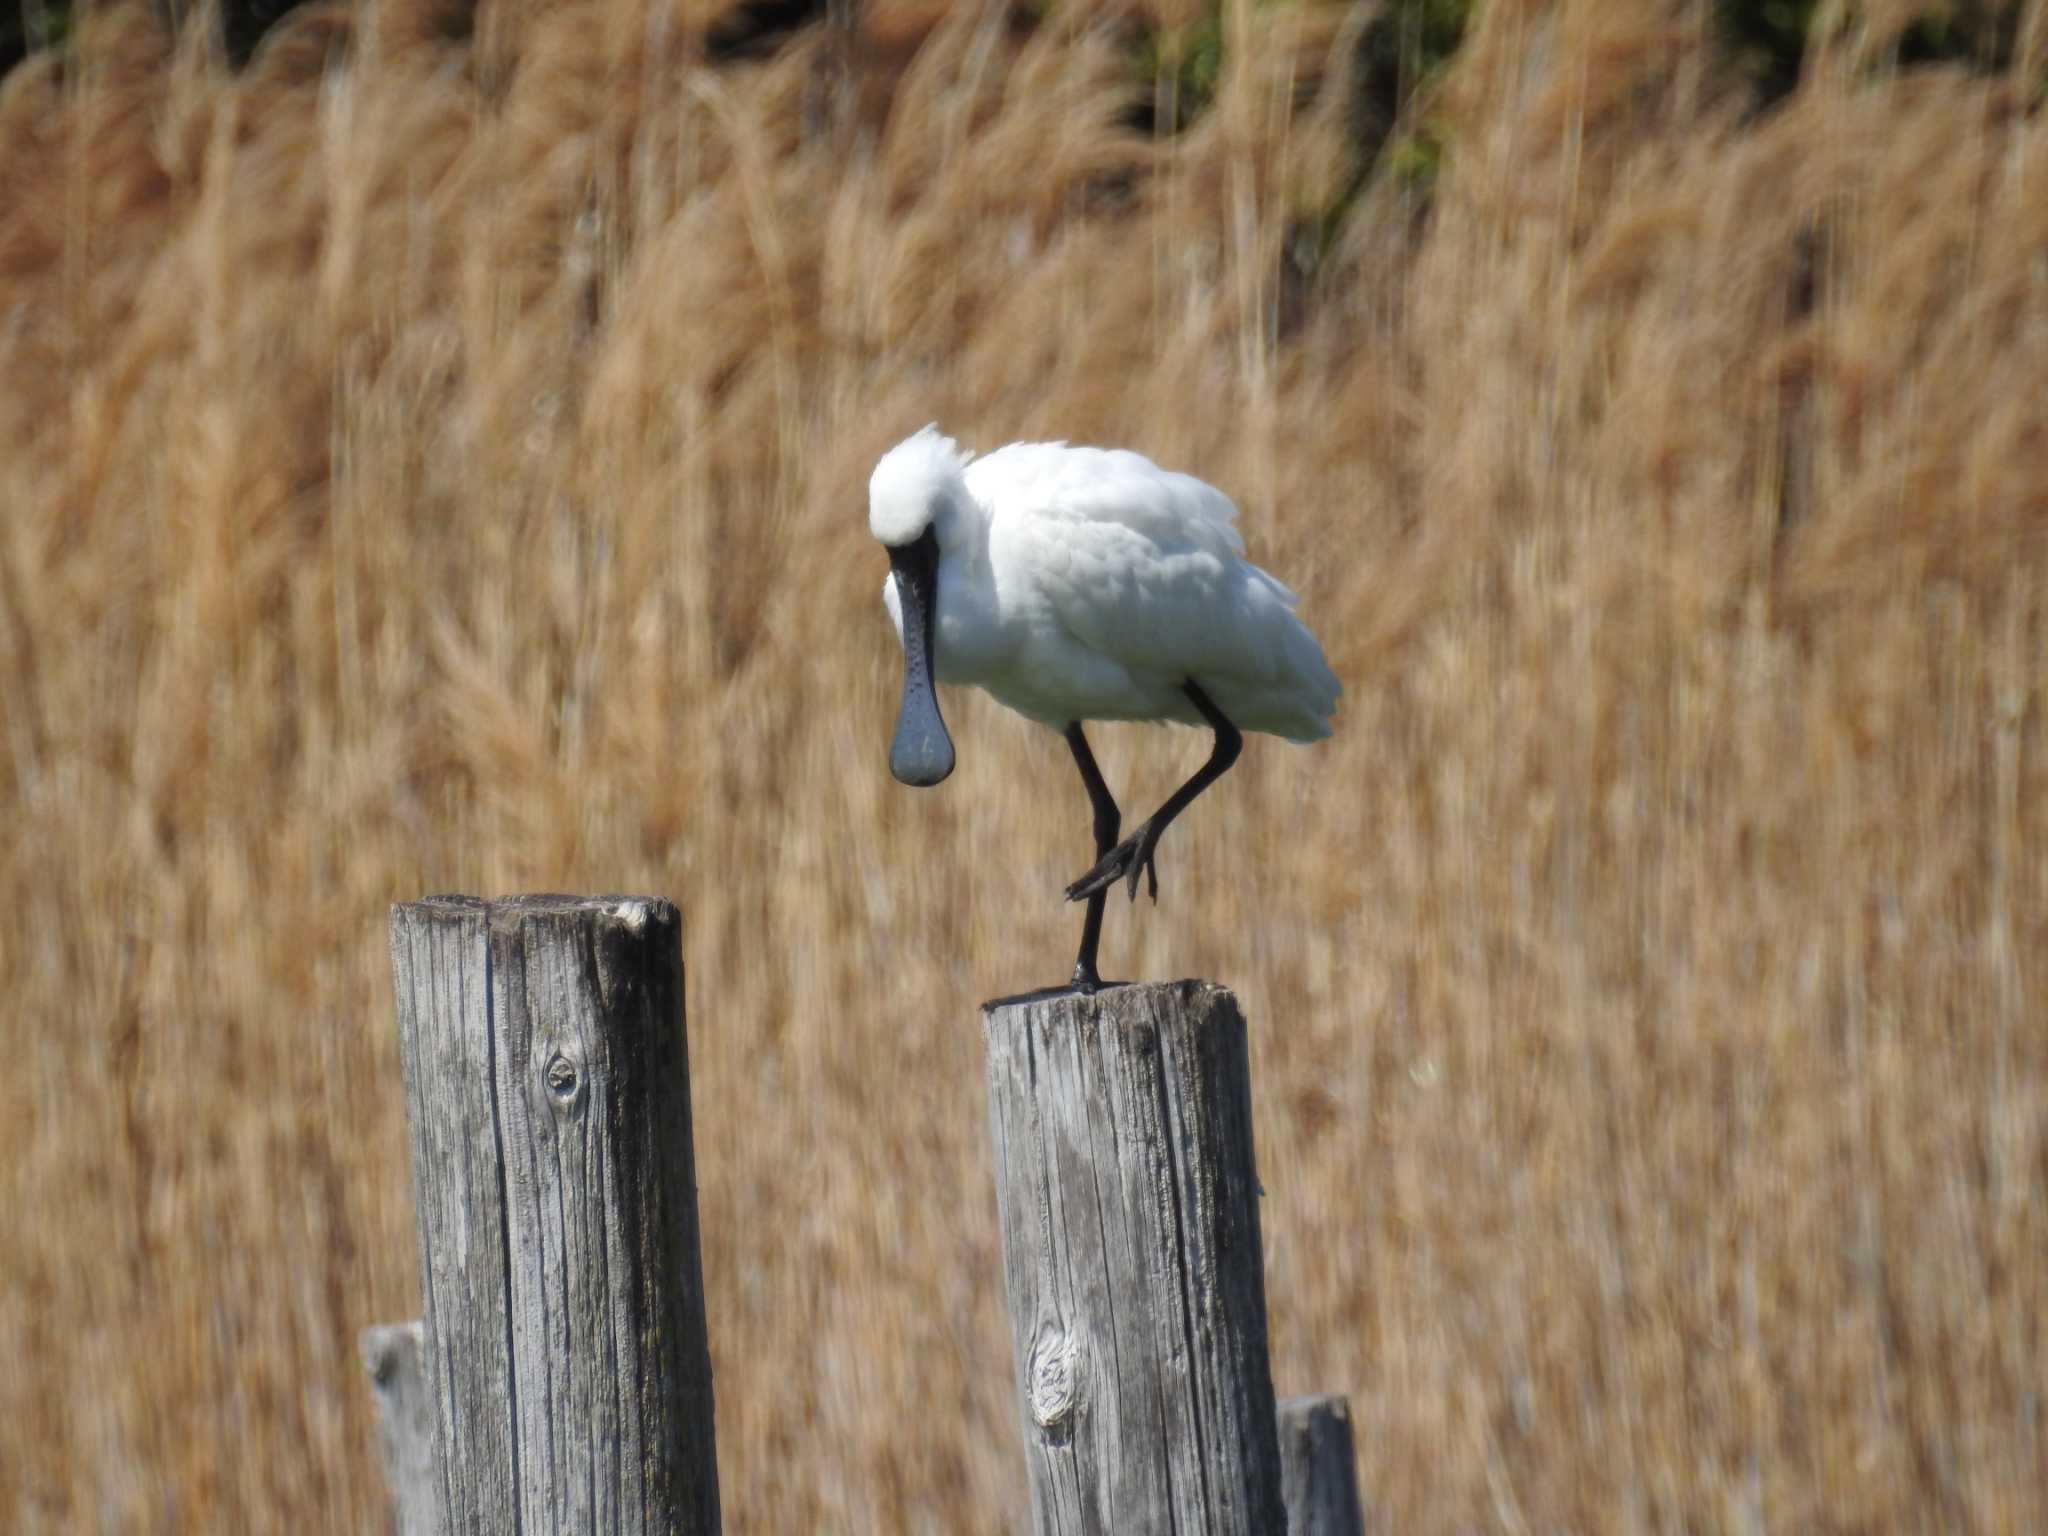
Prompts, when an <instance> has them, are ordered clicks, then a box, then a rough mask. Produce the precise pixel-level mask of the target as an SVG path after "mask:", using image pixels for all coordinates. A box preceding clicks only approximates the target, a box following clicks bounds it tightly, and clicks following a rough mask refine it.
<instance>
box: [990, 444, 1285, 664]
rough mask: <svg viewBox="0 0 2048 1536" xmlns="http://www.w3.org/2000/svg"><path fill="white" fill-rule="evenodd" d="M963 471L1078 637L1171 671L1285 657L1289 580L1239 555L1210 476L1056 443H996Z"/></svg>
mask: <svg viewBox="0 0 2048 1536" xmlns="http://www.w3.org/2000/svg"><path fill="white" fill-rule="evenodd" d="M967 474H968V486H969V489H970V490H971V491H972V492H973V493H974V495H975V496H976V498H977V499H979V500H981V501H982V502H983V503H984V505H987V506H988V507H989V508H990V510H991V513H992V532H993V534H994V536H995V538H996V540H997V541H998V542H999V543H1001V544H1004V545H1007V546H1008V547H1009V549H1010V550H1011V551H1012V554H1013V558H1014V563H1015V568H1016V569H1017V570H1019V571H1020V572H1029V573H1030V578H1031V580H1032V583H1033V585H1034V586H1035V588H1036V591H1037V594H1038V597H1039V599H1040V600H1041V601H1042V602H1043V603H1044V605H1045V607H1046V609H1047V610H1048V613H1049V616H1050V617H1052V618H1054V619H1055V620H1056V621H1057V622H1058V623H1059V624H1060V626H1061V627H1062V628H1063V629H1065V630H1066V631H1067V632H1068V633H1069V634H1070V635H1072V636H1073V638H1074V639H1075V640H1077V641H1079V642H1080V643H1081V644H1082V645H1084V646H1086V647H1087V648H1088V649H1090V650H1092V651H1094V652H1096V653H1097V654H1098V655H1100V656H1103V657H1105V658H1109V659H1112V660H1115V661H1117V662H1120V663H1122V664H1124V665H1125V666H1127V667H1131V668H1136V669H1145V670H1148V671H1157V672H1159V673H1161V674H1164V675H1170V676H1173V677H1175V678H1179V677H1190V676H1193V677H1211V676H1219V675H1226V674H1227V675H1234V676H1242V677H1245V678H1247V679H1251V678H1262V677H1267V676H1273V675H1276V674H1277V673H1278V672H1280V671H1281V670H1283V669H1284V668H1285V666H1286V657H1285V651H1286V637H1285V634H1284V631H1285V630H1286V629H1288V628H1291V627H1293V622H1294V621H1293V613H1292V610H1293V607H1294V601H1295V599H1294V594H1293V593H1292V592H1290V591H1288V589H1287V588H1286V587H1285V586H1284V585H1282V584H1281V583H1280V582H1278V581H1276V580H1275V579H1273V578H1272V577H1271V576H1269V575H1268V574H1267V573H1266V572H1264V571H1262V570H1260V569H1259V568H1258V567H1256V566H1254V565H1251V564H1249V563H1247V562H1246V561H1245V560H1244V559H1243V558H1242V555H1243V550H1244V541H1243V539H1241V538H1240V537H1239V536H1238V532H1237V529H1236V527H1235V526H1234V524H1235V521H1236V512H1237V509H1236V508H1235V507H1234V506H1233V505H1232V504H1231V501H1230V498H1229V497H1227V496H1225V495H1224V494H1223V493H1222V492H1221V491H1219V490H1217V489H1216V488H1215V487H1214V486H1212V485H1208V484H1206V483H1205V482H1203V481H1201V480H1197V479H1196V478H1195V477H1194V476H1192V475H1184V474H1179V473H1176V472H1174V471H1172V470H1165V469H1161V468H1160V467H1159V466H1158V465H1156V464H1154V463H1153V462H1152V461H1151V460H1150V459H1147V458H1146V457H1144V456H1143V455H1142V454H1137V453H1131V452H1128V451H1125V450H1122V449H1101V448H1068V447H1065V446H1063V445H1059V444H1020V445H1016V446H1013V447H1010V448H1005V449H1000V450H998V451H997V452H995V453H992V454H990V455H989V456H988V457H987V458H985V459H981V460H977V461H976V462H975V464H973V465H972V466H970V467H969V469H968V472H967ZM999 563H1002V562H1000V561H999ZM1001 579H1002V577H1001V575H1000V573H999V575H998V580H1001Z"/></svg>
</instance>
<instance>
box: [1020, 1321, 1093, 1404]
mask: <svg viewBox="0 0 2048 1536" xmlns="http://www.w3.org/2000/svg"><path fill="white" fill-rule="evenodd" d="M1024 1392H1025V1396H1026V1397H1027V1398H1028V1399H1029V1400H1030V1403H1031V1417H1032V1418H1033V1419H1034V1420H1035V1421H1036V1422H1037V1424H1038V1427H1039V1428H1040V1429H1051V1430H1057V1429H1059V1428H1061V1427H1062V1426H1064V1425H1065V1424H1066V1422H1067V1421H1068V1420H1069V1419H1071V1418H1073V1416H1074V1409H1075V1407H1076V1405H1077V1404H1078V1403H1079V1402H1080V1398H1081V1345H1080V1342H1079V1341H1078V1340H1077V1339H1075V1337H1074V1336H1073V1335H1072V1334H1071V1333H1069V1332H1067V1330H1066V1329H1064V1328H1061V1327H1059V1326H1058V1325H1057V1324H1054V1323H1048V1324H1046V1325H1045V1326H1044V1327H1043V1328H1041V1329H1039V1331H1038V1337H1037V1338H1035V1339H1033V1340H1032V1341H1031V1358H1030V1359H1029V1360H1028V1361H1027V1362H1026V1363H1025V1368H1024Z"/></svg>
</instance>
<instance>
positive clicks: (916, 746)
mask: <svg viewBox="0 0 2048 1536" xmlns="http://www.w3.org/2000/svg"><path fill="white" fill-rule="evenodd" d="M889 571H890V574H891V576H892V577H893V578H894V580H895V582H896V599H897V602H898V604H899V605H900V606H901V608H902V612H903V707H902V709H900V710H899V711H897V714H896V736H895V739H894V740H893V741H891V742H890V743H889V771H890V772H891V773H893V774H895V775H896V777H897V778H899V779H901V780H902V781H903V782H904V783H905V784H915V785H918V786H920V787H929V786H930V785H933V784H936V783H938V782H939V781H940V780H941V779H943V778H945V776H946V775H947V774H949V773H951V772H952V771H953V739H952V738H951V737H950V736H948V735H947V734H946V722H945V721H944V720H942V719H940V718H939V696H938V694H937V692H936V691H935V690H934V688H933V686H932V629H933V624H934V621H935V619H936V618H937V615H938V607H939V536H938V534H936V533H935V532H933V531H932V530H931V529H930V528H927V529H925V531H924V532H923V533H921V534H919V535H918V536H917V537H916V538H915V539H913V540H912V541H911V542H910V543H908V544H902V545H892V546H890V548H889Z"/></svg>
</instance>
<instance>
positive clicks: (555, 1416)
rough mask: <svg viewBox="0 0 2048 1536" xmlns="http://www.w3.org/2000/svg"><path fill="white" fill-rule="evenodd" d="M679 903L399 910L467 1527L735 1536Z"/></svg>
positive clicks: (455, 1508) (444, 1447)
mask: <svg viewBox="0 0 2048 1536" xmlns="http://www.w3.org/2000/svg"><path fill="white" fill-rule="evenodd" d="M680 930H681V924H680V921H679V919H678V917H677V915H676V910H675V908H674V907H673V906H672V905H670V904H669V903H668V902H666V901H659V900H643V899H639V898H633V897H619V898H581V897H566V896H529V897H517V898H513V899H509V900H503V901H497V902H490V903H485V902H481V901H477V900H474V899H471V898H468V897H435V898H433V899H431V900H427V901H421V902H412V903H407V904H405V905H402V906H398V907H394V908H393V909H392V914H391V964H392V976H393V981H394V985H395V988H396V993H397V1002H398V1015H399V1044H400V1054H401V1059H402V1062H403V1066H404V1070H405V1082H406V1098H407V1108H408V1117H409V1121H410V1127H411V1142H412V1169H413V1182H414V1187H415V1190H416V1192H417V1198H418V1223H419V1238H420V1273H421V1277H422V1282H423V1285H424V1288H425V1291H426V1338H427V1345H428V1379H429V1381H430V1383H431V1386H432V1392H433V1404H434V1408H435V1415H434V1422H435V1434H436V1465H437V1467H438V1469H439V1473H440V1478H441V1492H442V1501H443V1508H444V1511H445V1515H446V1529H447V1530H448V1531H450V1532H454V1533H469V1532H499V1531H503V1532H515V1531H516V1532H520V1533H523V1536H535V1533H540V1532H572V1531H574V1532H588V1531H604V1532H620V1533H639V1532H677V1533H683V1536H705V1533H709V1532H713V1531H716V1530H717V1529H718V1526H719V1508H718V1483H717V1462H716V1458H715V1454H714V1445H713V1432H712V1394H711V1362H710V1353H709V1349H708V1346H707V1339H706V1332H705V1323H704V1286H703V1275H702V1266H701V1260H700V1255H699V1246H698V1229H697V1188H696V1170H695V1163H694V1153H693V1151H692V1142H691V1130H690V1093H689V1057H688V1049H687V1045H686V1043H685V1038H684V1027H683V1008H682V1001H683V988H682V957H681V943H680Z"/></svg>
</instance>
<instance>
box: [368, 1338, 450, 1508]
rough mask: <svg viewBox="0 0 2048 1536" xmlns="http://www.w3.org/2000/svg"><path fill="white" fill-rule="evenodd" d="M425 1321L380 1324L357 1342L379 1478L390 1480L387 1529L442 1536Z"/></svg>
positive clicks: (439, 1487)
mask: <svg viewBox="0 0 2048 1536" xmlns="http://www.w3.org/2000/svg"><path fill="white" fill-rule="evenodd" d="M426 1333H427V1330H426V1325H425V1324H424V1323H419V1322H412V1323H381V1324H379V1325H377V1326H376V1327H374V1328H365V1329H364V1330H363V1333H362V1338H361V1340H360V1341H359V1342H360V1346H361V1349H362V1352H363V1368H364V1369H365V1370H367V1371H368V1372H369V1373H370V1395H371V1396H372V1397H374V1398H375V1399H376V1400H377V1427H378V1429H379V1430H380V1431H381V1432H382V1435H381V1438H382V1439H383V1442H384V1477H385V1480H386V1481H388V1482H389V1483H390V1484H391V1510H392V1521H391V1528H392V1529H393V1530H394V1531H396V1532H397V1533H398V1536H441V1479H440V1478H439V1477H438V1476H436V1475H435V1472H434V1418H433V1414H434V1408H433V1404H432V1403H431V1402H429V1401H428V1399H427V1362H426V1358H425V1356H426Z"/></svg>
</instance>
